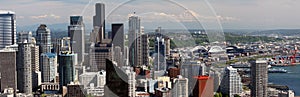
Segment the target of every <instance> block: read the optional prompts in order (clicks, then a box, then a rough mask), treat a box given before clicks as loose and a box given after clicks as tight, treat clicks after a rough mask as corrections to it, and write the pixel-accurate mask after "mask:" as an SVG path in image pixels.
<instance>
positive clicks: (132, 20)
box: [128, 15, 141, 66]
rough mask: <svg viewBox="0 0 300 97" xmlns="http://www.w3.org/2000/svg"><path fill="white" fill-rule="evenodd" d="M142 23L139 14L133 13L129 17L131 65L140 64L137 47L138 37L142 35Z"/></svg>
mask: <svg viewBox="0 0 300 97" xmlns="http://www.w3.org/2000/svg"><path fill="white" fill-rule="evenodd" d="M140 30H141V25H140V18H139V17H138V16H137V15H132V16H131V17H129V31H128V48H129V49H128V51H129V55H128V57H129V65H130V66H138V65H141V64H138V63H137V62H138V60H137V59H138V58H137V56H138V54H137V51H138V50H137V47H138V44H137V43H138V42H137V40H138V39H137V38H138V37H139V35H140Z"/></svg>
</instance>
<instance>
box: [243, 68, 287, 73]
mask: <svg viewBox="0 0 300 97" xmlns="http://www.w3.org/2000/svg"><path fill="white" fill-rule="evenodd" d="M238 70H239V71H243V72H245V73H250V72H251V71H250V69H238ZM268 73H288V71H287V70H285V69H282V68H269V69H268Z"/></svg>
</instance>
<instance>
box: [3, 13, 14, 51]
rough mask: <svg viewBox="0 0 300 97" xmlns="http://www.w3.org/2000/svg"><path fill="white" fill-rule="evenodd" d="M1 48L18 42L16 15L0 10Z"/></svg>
mask: <svg viewBox="0 0 300 97" xmlns="http://www.w3.org/2000/svg"><path fill="white" fill-rule="evenodd" d="M0 25H1V26H0V49H1V48H4V47H5V46H9V45H13V44H15V43H16V39H17V38H16V15H15V12H12V11H1V10H0Z"/></svg>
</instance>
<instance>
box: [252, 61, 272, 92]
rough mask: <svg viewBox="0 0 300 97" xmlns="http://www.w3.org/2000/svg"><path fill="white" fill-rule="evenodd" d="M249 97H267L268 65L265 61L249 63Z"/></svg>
mask: <svg viewBox="0 0 300 97" xmlns="http://www.w3.org/2000/svg"><path fill="white" fill-rule="evenodd" d="M250 63H251V97H268V93H267V90H268V64H267V61H265V60H256V61H251V62H250Z"/></svg>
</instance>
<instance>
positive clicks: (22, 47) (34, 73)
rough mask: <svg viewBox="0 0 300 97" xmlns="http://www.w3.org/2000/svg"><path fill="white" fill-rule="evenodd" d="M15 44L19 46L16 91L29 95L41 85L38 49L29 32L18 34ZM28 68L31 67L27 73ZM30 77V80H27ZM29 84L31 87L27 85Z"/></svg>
mask: <svg viewBox="0 0 300 97" xmlns="http://www.w3.org/2000/svg"><path fill="white" fill-rule="evenodd" d="M17 42H18V45H19V46H18V57H17V60H18V61H17V62H18V67H17V69H18V84H19V85H18V89H19V90H20V92H23V93H30V91H32V90H36V89H37V88H38V85H39V84H41V82H40V81H41V79H40V78H41V77H40V76H41V72H40V70H39V69H40V66H39V65H40V64H39V61H40V60H39V57H40V56H39V47H38V46H37V45H36V41H35V38H34V37H33V36H32V33H31V32H19V33H18V40H17ZM29 50H30V51H29ZM28 64H31V66H28ZM28 67H31V71H28V69H29V68H28ZM30 72H31V73H30ZM26 76H28V77H26ZM30 77H31V79H28V78H30ZM30 82H31V83H30ZM29 83H30V84H32V85H28V84H29Z"/></svg>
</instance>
